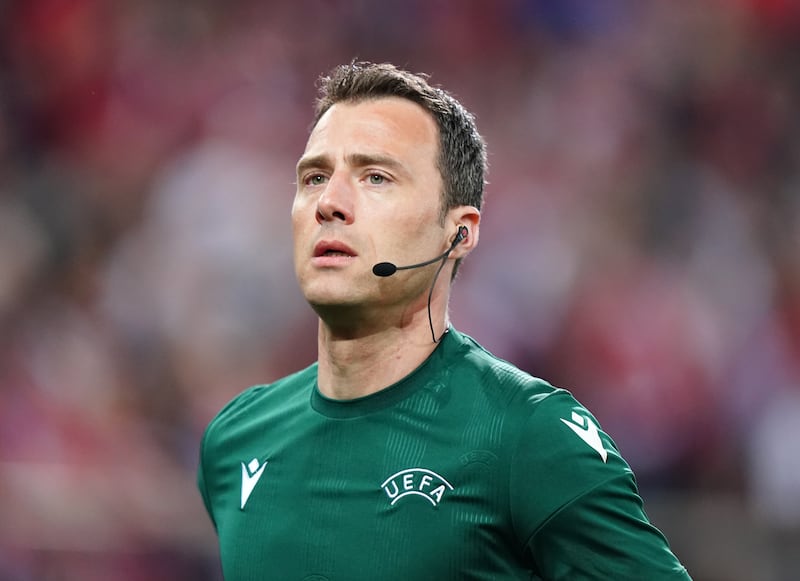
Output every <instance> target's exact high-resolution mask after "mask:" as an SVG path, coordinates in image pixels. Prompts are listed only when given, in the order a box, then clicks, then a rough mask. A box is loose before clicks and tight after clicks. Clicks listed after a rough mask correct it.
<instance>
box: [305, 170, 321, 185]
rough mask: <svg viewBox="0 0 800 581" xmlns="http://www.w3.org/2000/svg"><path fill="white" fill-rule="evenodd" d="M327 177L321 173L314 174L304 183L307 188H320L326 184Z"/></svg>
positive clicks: (307, 177)
mask: <svg viewBox="0 0 800 581" xmlns="http://www.w3.org/2000/svg"><path fill="white" fill-rule="evenodd" d="M325 179H326V178H325V176H324V175H323V174H321V173H314V174H311V175H309V176H306V178H305V179H304V180H303V183H304V184H306V185H307V186H319V185H322V184H324V183H325Z"/></svg>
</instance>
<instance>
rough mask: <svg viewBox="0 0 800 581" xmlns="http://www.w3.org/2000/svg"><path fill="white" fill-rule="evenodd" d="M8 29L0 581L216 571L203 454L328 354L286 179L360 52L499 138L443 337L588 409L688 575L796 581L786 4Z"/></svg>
mask: <svg viewBox="0 0 800 581" xmlns="http://www.w3.org/2000/svg"><path fill="white" fill-rule="evenodd" d="M0 11H1V12H2V18H0V579H2V580H4V581H5V580H8V581H33V580H35V581H39V580H44V581H73V580H80V581H94V580H104V581H105V580H109V579H114V580H116V581H144V580H147V581H159V580H162V579H163V580H167V579H169V580H175V579H186V580H196V581H205V580H208V581H211V580H218V579H220V578H221V577H220V573H219V569H218V562H217V557H216V545H215V538H214V534H213V529H212V528H211V524H210V521H209V520H208V518H207V516H206V514H205V511H204V508H203V506H202V503H201V501H200V498H199V496H198V494H197V493H196V489H195V484H194V478H195V472H194V471H195V467H196V463H197V448H198V443H199V440H200V437H201V435H202V431H203V429H204V428H205V425H206V424H207V423H208V421H209V420H210V419H211V417H212V416H213V415H214V414H215V413H216V411H217V410H218V409H219V408H220V407H221V406H222V405H223V404H224V403H225V402H226V401H227V400H228V399H230V398H231V397H232V396H233V395H235V394H236V393H238V392H239V391H241V390H242V389H244V388H246V387H247V386H249V385H252V384H256V383H266V382H269V381H272V380H274V379H276V378H277V377H279V376H281V375H283V374H285V373H288V372H290V371H293V370H295V369H298V368H301V367H304V366H306V365H308V364H309V363H311V362H312V361H313V360H314V359H315V354H316V321H315V319H314V316H313V313H312V312H311V311H310V309H309V308H308V307H307V306H306V305H305V303H304V302H303V300H302V298H301V296H300V294H299V291H298V289H297V285H296V282H295V279H294V272H293V267H292V263H291V244H290V240H291V232H290V227H289V210H290V206H291V203H292V197H293V194H294V184H293V182H294V164H295V162H296V160H297V158H298V157H299V155H300V154H301V153H302V149H303V146H304V143H305V139H306V136H307V132H308V128H309V123H310V121H311V117H312V103H313V99H314V97H315V86H314V83H315V80H316V78H317V76H318V75H319V74H320V73H323V72H326V71H327V70H329V69H330V68H331V67H332V66H334V65H336V64H339V63H342V62H349V61H351V60H353V59H354V58H357V59H365V60H373V61H391V62H394V63H395V64H398V65H400V66H403V67H407V68H409V69H411V70H414V71H425V72H427V73H430V74H431V76H432V81H433V82H434V83H440V84H442V85H443V86H444V87H446V88H447V89H449V90H451V91H452V92H453V93H454V94H455V95H456V96H457V97H459V98H460V99H461V100H462V101H463V102H464V103H465V105H466V106H467V107H468V108H470V109H471V110H472V111H474V112H475V113H476V116H477V120H478V126H479V128H480V130H481V131H482V133H483V134H484V135H485V137H486V139H487V142H488V145H489V151H490V173H489V184H488V187H487V201H486V205H485V209H484V215H483V222H482V236H481V244H480V246H479V247H478V249H477V250H476V251H475V252H474V253H473V254H472V255H471V256H470V258H469V259H468V260H467V261H466V262H465V264H464V266H463V267H462V269H461V271H460V273H459V277H458V280H457V281H456V286H455V289H454V298H453V301H452V305H451V318H452V320H453V322H454V324H455V325H456V327H458V328H459V329H460V330H461V331H463V332H466V333H468V334H471V335H473V336H475V337H476V338H477V339H478V340H479V341H480V342H482V343H483V344H484V345H485V346H486V347H487V348H489V349H490V350H492V351H493V352H495V353H496V354H497V355H500V356H502V357H504V358H506V359H509V360H511V361H513V362H514V363H516V364H518V365H520V366H521V367H522V368H524V369H525V370H527V371H529V372H530V373H531V374H533V375H536V376H540V377H544V378H546V379H548V380H550V381H551V382H553V383H555V384H556V385H559V386H561V387H565V388H567V389H569V390H571V391H572V392H573V393H574V394H575V395H576V396H577V397H578V398H579V399H580V400H581V401H583V402H584V403H585V404H586V405H587V406H588V407H589V408H590V409H592V411H593V412H594V413H595V415H596V416H597V417H598V419H599V420H600V422H601V424H602V425H603V427H604V428H605V429H606V431H607V432H609V433H610V434H611V435H612V436H613V437H614V438H615V440H616V441H617V443H618V445H619V447H620V448H621V449H622V452H623V454H624V455H625V456H626V458H627V459H628V460H629V461H630V463H631V464H632V466H633V468H634V470H635V471H636V473H637V476H638V478H639V482H640V485H641V487H642V492H643V495H644V496H645V499H646V501H647V502H648V503H652V506H654V507H655V510H656V513H655V515H660V516H661V518H662V519H663V520H662V521H658V519H657V518H656V516H654V518H656V520H657V523H658V524H661V523H663V528H664V529H665V530H666V532H667V533H668V536H669V537H670V540H671V542H672V543H673V546H674V548H675V549H676V552H677V553H678V554H679V555H680V556H681V557H682V559H683V560H684V561H685V562H686V564H687V566H688V567H689V569H690V571H692V572H693V573H694V576H695V580H696V581H738V580H739V579H756V578H758V579H764V580H765V581H788V580H789V579H790V578H791V579H795V578H796V577H794V576H793V575H796V570H797V569H796V567H797V564H798V560H800V557H798V555H800V542H798V538H800V453H799V452H798V450H800V114H798V110H799V109H798V106H799V105H800V4H798V3H797V2H794V1H793V0H675V1H671V2H659V1H658V0H494V1H488V0H430V1H428V0H402V1H401V0H384V1H381V2H366V1H350V2H346V1H344V0H301V1H277V0H274V1H263V0H237V1H231V2H214V1H212V0H197V1H193V2H163V1H158V0H137V1H136V2H126V1H124V0H19V1H11V0H9V1H6V2H2V3H0ZM658 507H667V508H668V510H667V509H665V510H663V512H659V511H658ZM704 515H705V517H707V518H704ZM715 539H725V542H726V543H728V544H726V545H725V546H726V547H734V548H736V547H739V546H741V548H742V550H741V551H737V550H734V551H729V552H728V553H726V552H725V551H726V549H718V548H715V546H716V544H719V542H721V541H719V542H718V543H716V544H715ZM730 543H733V545H731V544H730ZM737 543H738V544H737ZM715 551H716V552H715ZM718 554H719V555H721V558H719V559H716V558H715V557H714V556H715V555H718ZM753 572H755V573H753ZM754 575H755V576H754Z"/></svg>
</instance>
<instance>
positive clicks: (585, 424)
mask: <svg viewBox="0 0 800 581" xmlns="http://www.w3.org/2000/svg"><path fill="white" fill-rule="evenodd" d="M561 421H562V422H564V424H565V425H566V426H568V427H569V428H570V429H571V430H572V431H573V432H575V433H576V434H577V435H578V437H579V438H580V439H581V440H583V441H584V442H586V443H587V444H589V446H591V447H592V449H593V450H594V451H595V452H597V453H598V454H600V457H601V458H602V459H603V462H605V461H606V460H607V459H608V452H607V451H606V449H605V448H604V447H603V441H602V440H601V439H600V432H599V430H598V429H597V426H596V425H595V424H594V422H593V421H592V420H590V419H589V418H588V417H586V416H582V415H580V414H579V413H577V412H572V421H570V420H565V419H563V418H562V419H561Z"/></svg>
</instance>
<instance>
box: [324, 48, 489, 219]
mask: <svg viewBox="0 0 800 581" xmlns="http://www.w3.org/2000/svg"><path fill="white" fill-rule="evenodd" d="M428 78H429V77H428V75H426V74H423V73H410V72H408V71H404V70H402V69H399V68H397V67H396V66H394V65H392V64H388V63H382V64H376V63H370V62H355V61H353V62H351V63H350V64H347V65H340V66H338V67H336V68H334V69H333V70H332V71H331V73H330V74H329V75H327V76H325V75H323V76H321V77H320V78H319V83H318V87H319V97H318V99H317V102H316V108H315V117H314V125H316V124H317V122H318V121H319V119H320V117H322V116H323V115H324V114H325V112H326V111H327V110H328V109H330V108H331V107H332V106H333V105H335V104H336V103H341V102H346V103H357V102H360V101H366V100H369V99H377V98H382V97H401V98H403V99H408V100H410V101H413V102H414V103H417V104H418V105H420V106H421V107H422V108H423V109H425V110H426V111H428V113H430V114H431V116H432V117H433V119H434V120H435V121H436V125H437V127H438V129H439V159H438V160H437V164H436V165H437V167H438V168H439V172H440V173H441V176H442V182H443V184H444V191H443V192H442V209H441V219H442V220H444V216H445V214H446V213H447V210H449V209H450V208H454V207H456V206H462V205H463V206H474V207H475V208H477V209H479V210H480V208H481V205H482V203H483V188H484V184H485V181H486V177H485V176H486V171H487V159H486V144H485V142H484V140H483V138H482V137H481V135H480V133H478V128H477V126H476V125H475V117H474V116H473V115H472V114H471V113H470V112H469V111H467V110H466V108H464V106H463V105H461V103H459V102H458V100H456V99H455V97H453V96H452V95H451V94H450V93H448V92H447V91H445V90H444V89H442V88H441V87H437V86H432V85H431V84H429V83H428Z"/></svg>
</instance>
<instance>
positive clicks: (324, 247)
mask: <svg viewBox="0 0 800 581" xmlns="http://www.w3.org/2000/svg"><path fill="white" fill-rule="evenodd" d="M355 256H358V254H357V253H356V252H355V250H353V249H352V248H350V247H349V246H347V245H346V244H343V243H342V242H337V241H335V240H322V241H321V242H319V243H317V245H316V246H314V258H326V257H330V258H337V257H343V258H353V257H355Z"/></svg>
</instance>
